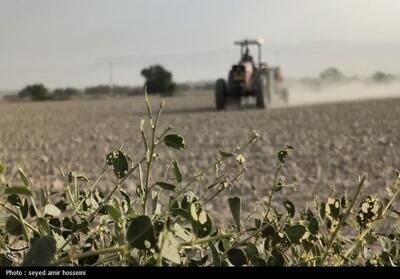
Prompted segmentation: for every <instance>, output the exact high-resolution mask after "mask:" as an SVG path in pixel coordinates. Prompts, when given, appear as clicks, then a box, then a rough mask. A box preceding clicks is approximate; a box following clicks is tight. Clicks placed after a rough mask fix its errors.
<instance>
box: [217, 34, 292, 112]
mask: <svg viewBox="0 0 400 279" xmlns="http://www.w3.org/2000/svg"><path fill="white" fill-rule="evenodd" d="M262 44H263V41H262V40H261V39H257V40H243V41H236V42H234V45H238V46H240V56H241V57H240V61H239V63H238V64H235V65H233V66H232V68H231V70H230V71H229V74H228V79H227V80H226V81H225V80H224V79H222V78H220V79H218V80H217V81H216V83H215V103H216V107H217V109H218V110H223V109H225V108H226V107H227V105H228V104H229V103H234V104H236V105H238V106H240V105H241V102H242V99H243V98H251V97H253V98H255V103H256V107H257V108H265V107H267V106H269V105H271V104H272V103H274V104H275V103H276V104H277V103H279V102H280V103H282V102H283V103H285V104H287V103H288V97H289V96H288V90H287V89H286V88H285V87H284V86H283V79H282V75H281V71H280V68H279V67H269V66H268V65H267V64H266V63H263V62H261V46H262ZM254 45H255V46H257V48H258V61H257V62H255V61H254V59H253V57H252V56H251V55H250V53H249V46H254Z"/></svg>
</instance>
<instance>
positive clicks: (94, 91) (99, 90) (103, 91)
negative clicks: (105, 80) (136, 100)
mask: <svg viewBox="0 0 400 279" xmlns="http://www.w3.org/2000/svg"><path fill="white" fill-rule="evenodd" d="M110 92H111V90H110V86H108V85H97V86H92V87H87V88H85V94H86V95H91V96H102V95H107V94H109V93H110Z"/></svg>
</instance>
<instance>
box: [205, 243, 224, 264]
mask: <svg viewBox="0 0 400 279" xmlns="http://www.w3.org/2000/svg"><path fill="white" fill-rule="evenodd" d="M208 245H209V246H210V250H211V257H212V260H213V265H214V266H221V257H220V255H219V253H218V251H217V249H216V248H215V245H214V243H213V242H212V241H210V242H208Z"/></svg>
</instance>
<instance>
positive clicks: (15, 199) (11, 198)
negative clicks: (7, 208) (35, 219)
mask: <svg viewBox="0 0 400 279" xmlns="http://www.w3.org/2000/svg"><path fill="white" fill-rule="evenodd" d="M7 201H8V202H9V203H11V204H12V205H14V206H22V201H21V198H20V197H19V196H18V195H17V194H11V195H9V196H8V197H7Z"/></svg>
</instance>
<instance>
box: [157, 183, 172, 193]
mask: <svg viewBox="0 0 400 279" xmlns="http://www.w3.org/2000/svg"><path fill="white" fill-rule="evenodd" d="M156 185H158V186H160V187H161V188H162V189H164V190H166V191H174V190H175V185H172V184H169V183H166V182H161V181H159V182H156Z"/></svg>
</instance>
